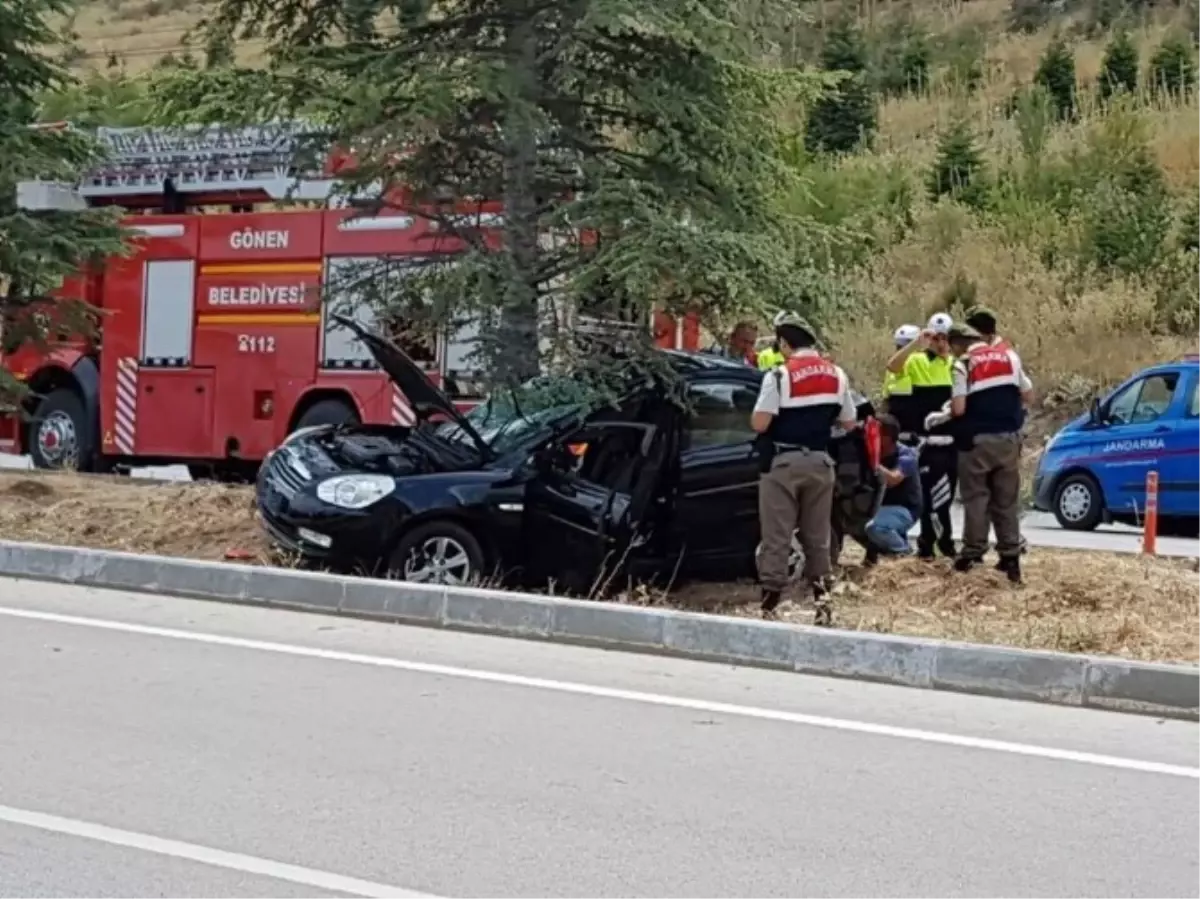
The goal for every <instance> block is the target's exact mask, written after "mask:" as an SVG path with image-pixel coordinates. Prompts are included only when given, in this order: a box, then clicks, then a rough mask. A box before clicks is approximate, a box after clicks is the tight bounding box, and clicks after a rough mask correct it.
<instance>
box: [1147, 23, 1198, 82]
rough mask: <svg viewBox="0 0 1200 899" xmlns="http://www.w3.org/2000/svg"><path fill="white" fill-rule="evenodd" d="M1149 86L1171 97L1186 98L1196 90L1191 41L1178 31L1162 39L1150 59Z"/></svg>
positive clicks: (1194, 58) (1194, 61)
mask: <svg viewBox="0 0 1200 899" xmlns="http://www.w3.org/2000/svg"><path fill="white" fill-rule="evenodd" d="M1150 84H1151V85H1152V86H1153V88H1154V90H1156V91H1161V92H1163V93H1167V94H1171V95H1172V96H1186V95H1188V94H1190V93H1192V92H1193V91H1194V90H1195V89H1196V54H1195V52H1194V51H1193V49H1192V42H1191V40H1190V39H1189V38H1187V37H1185V36H1184V35H1183V34H1181V33H1180V32H1179V31H1173V32H1172V33H1170V34H1168V35H1167V36H1166V37H1164V38H1163V41H1162V43H1161V44H1159V45H1158V49H1157V50H1155V51H1154V56H1152V57H1151V58H1150Z"/></svg>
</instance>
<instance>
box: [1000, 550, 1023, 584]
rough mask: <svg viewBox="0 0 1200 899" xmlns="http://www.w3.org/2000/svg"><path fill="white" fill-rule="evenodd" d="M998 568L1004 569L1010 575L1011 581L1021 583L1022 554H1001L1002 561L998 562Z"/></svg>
mask: <svg viewBox="0 0 1200 899" xmlns="http://www.w3.org/2000/svg"><path fill="white" fill-rule="evenodd" d="M996 570H997V571H1003V572H1004V574H1005V575H1006V576H1007V577H1008V580H1009V583H1012V584H1019V583H1021V557H1020V556H1001V557H1000V561H999V562H997V563H996Z"/></svg>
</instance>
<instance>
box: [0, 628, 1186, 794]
mask: <svg viewBox="0 0 1200 899" xmlns="http://www.w3.org/2000/svg"><path fill="white" fill-rule="evenodd" d="M0 616H8V617H10V618H26V619H29V620H32V621H49V622H53V623H55V624H70V625H77V626H79V627H90V628H96V629H98V630H107V631H120V632H122V633H127V634H141V635H143V636H147V637H165V638H167V639H170V640H186V641H189V642H192V643H206V644H209V645H213V646H229V647H233V648H237V649H253V650H257V651H259V652H273V653H278V654H280V655H289V656H301V657H303V658H310V659H324V660H325V661H329V662H348V663H350V664H353V665H368V666H371V667H374V668H391V669H395V670H399V671H413V672H417V673H420V674H432V675H437V676H441V677H456V678H461V679H464V680H474V681H483V682H485V683H492V684H504V685H507V686H513V687H530V688H532V689H536V690H551V691H553V692H556V693H571V694H575V695H578V696H593V697H597V698H602V699H619V700H623V701H625V702H638V703H643V704H645V705H656V706H666V707H669V708H677V709H690V710H692V711H697V712H709V713H713V714H719V715H735V716H738V717H741V718H755V719H758V720H760V721H778V722H782V723H785V724H803V725H808V726H810V727H822V728H826V729H829V730H840V731H848V732H850V733H859V734H871V735H873V736H880V737H895V738H898V739H902V740H917V741H920V742H923V743H938V744H941V745H943V746H958V747H960V748H965V749H986V750H989V751H992V752H1005V753H1009V754H1010V755H1023V756H1030V757H1032V758H1043V759H1055V760H1057V761H1063V762H1077V763H1080V764H1085V765H1099V766H1101V767H1104V768H1121V769H1123V770H1126V771H1140V772H1143V773H1146V774H1168V775H1171V776H1173V777H1187V778H1191V779H1193V780H1200V768H1189V767H1186V766H1184V765H1170V764H1166V763H1165V762H1147V761H1142V760H1139V759H1127V758H1121V757H1119V756H1112V755H1099V754H1096V753H1092V752H1077V751H1075V750H1072V749H1056V748H1054V747H1050V746H1035V745H1032V744H1028V743H1010V742H1007V741H1005V740H989V739H987V738H984V737H968V736H961V735H959V734H947V733H939V732H937V731H928V730H917V729H915V728H909V727H893V726H892V725H889V724H871V723H869V722H866V721H851V720H846V719H842V718H827V717H824V716H822V715H806V714H803V713H801V712H785V711H781V710H779V709H764V708H757V707H755V706H745V705H734V704H732V703H727V702H710V701H708V700H705V699H690V698H687V697H683V696H666V695H663V694H659V693H641V692H638V691H636V690H620V689H616V688H614V687H598V686H593V685H591V684H578V683H572V682H570V681H559V680H550V679H547V678H541V677H525V676H524V675H520V674H505V673H502V672H498V671H479V670H476V669H474V668H458V667H454V666H450V665H434V664H430V663H428V662H406V661H402V660H401V659H392V658H387V657H386V656H369V655H361V654H359V653H353V652H341V651H339V650H334V649H318V648H316V647H312V646H295V645H292V644H288V643H270V642H267V641H264V640H246V639H244V638H241V637H226V636H222V635H220V634H209V633H203V632H197V631H181V630H175V629H173V628H166V627H153V626H150V625H145V624H128V623H126V622H123V621H105V620H103V619H99V618H80V617H77V616H74V615H60V614H57V613H55V612H33V611H29V610H27V609H10V608H4V607H0Z"/></svg>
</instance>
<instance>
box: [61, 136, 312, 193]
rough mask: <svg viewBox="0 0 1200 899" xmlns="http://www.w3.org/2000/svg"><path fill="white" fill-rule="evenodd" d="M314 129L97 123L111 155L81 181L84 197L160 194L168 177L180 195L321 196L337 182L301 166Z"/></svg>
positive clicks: (101, 141) (103, 142) (80, 187)
mask: <svg viewBox="0 0 1200 899" xmlns="http://www.w3.org/2000/svg"><path fill="white" fill-rule="evenodd" d="M311 134H312V130H311V129H308V128H304V127H303V126H301V125H299V124H295V123H285V124H275V125H264V126H252V127H243V128H221V127H210V128H189V129H172V130H167V129H162V128H100V129H98V130H97V132H96V138H97V139H98V140H99V141H100V143H101V144H102V145H103V146H104V148H105V150H106V151H107V159H106V160H105V162H104V163H103V164H102V165H101V166H100V167H98V168H97V169H96V170H94V171H92V172H89V173H88V174H87V175H86V176H85V177H84V179H83V180H82V182H81V183H80V185H79V189H78V190H79V194H80V196H82V197H83V198H84V199H85V200H99V199H108V198H119V197H127V196H135V195H138V194H147V193H157V192H159V191H160V190H162V186H163V182H164V181H165V180H166V179H168V178H169V179H170V180H171V182H172V183H173V184H174V186H175V189H176V190H177V191H179V192H180V193H258V192H261V193H264V194H266V195H267V196H269V197H271V199H273V200H282V199H284V198H286V197H288V196H291V197H294V198H296V199H301V200H309V199H312V200H322V199H325V197H326V196H328V194H329V189H330V187H331V185H332V183H333V182H332V181H331V180H330V179H328V178H326V177H324V176H322V175H321V174H320V173H319V171H303V170H300V169H298V168H297V158H298V155H299V151H300V149H301V146H302V142H303V141H304V139H305V138H306V137H308V136H309V135H311Z"/></svg>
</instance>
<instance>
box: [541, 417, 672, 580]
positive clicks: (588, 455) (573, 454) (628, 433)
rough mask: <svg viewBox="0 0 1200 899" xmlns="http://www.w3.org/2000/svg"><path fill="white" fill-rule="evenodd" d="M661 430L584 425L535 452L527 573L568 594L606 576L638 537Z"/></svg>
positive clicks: (662, 450) (654, 484)
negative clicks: (540, 451)
mask: <svg viewBox="0 0 1200 899" xmlns="http://www.w3.org/2000/svg"><path fill="white" fill-rule="evenodd" d="M666 451H667V440H666V435H665V434H664V431H663V429H662V428H661V427H658V426H656V425H651V424H643V423H640V422H625V421H604V422H596V423H592V424H589V425H587V426H586V427H585V428H583V429H582V430H580V431H577V432H575V433H573V434H572V435H571V436H570V437H568V438H566V439H565V440H562V441H560V442H559V443H558V444H556V445H555V446H553V447H551V448H550V449H549V450H548V451H546V453H545V454H544V455H543V456H542V457H541V458H539V460H538V462H537V465H538V473H537V475H536V476H535V477H534V478H533V479H531V480H530V481H529V483H528V485H527V487H526V496H525V540H526V543H525V546H526V549H527V565H528V571H529V574H530V575H532V577H533V578H534V579H535V580H552V581H555V582H557V583H560V584H562V585H563V586H564V587H566V588H567V589H568V590H570V591H571V592H573V593H580V594H585V595H587V594H591V593H592V592H594V590H595V589H596V588H598V587H599V586H601V585H603V584H605V583H608V582H610V581H611V580H613V576H614V575H615V574H617V573H618V572H619V571H620V570H621V569H622V568H623V567H624V565H625V563H626V562H627V560H628V555H629V553H630V551H631V550H634V549H636V547H637V546H638V545H640V544H641V542H643V541H644V540H645V539H646V536H647V535H646V533H645V528H646V527H647V526H648V524H649V522H650V515H649V512H650V511H651V508H652V505H653V501H654V497H655V495H656V492H657V489H658V486H659V482H660V478H661V477H662V475H663V472H664V469H665V465H664V463H665V457H666Z"/></svg>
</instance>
